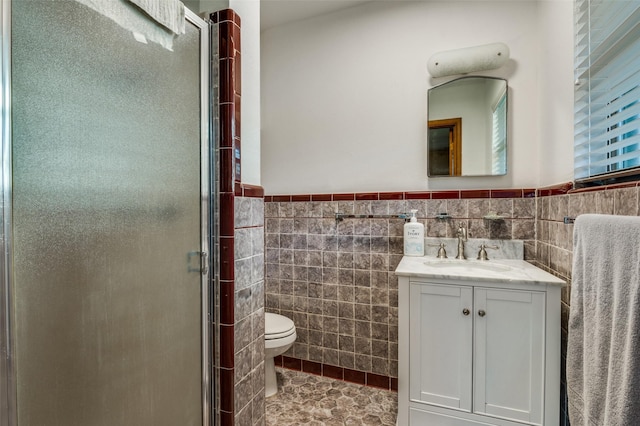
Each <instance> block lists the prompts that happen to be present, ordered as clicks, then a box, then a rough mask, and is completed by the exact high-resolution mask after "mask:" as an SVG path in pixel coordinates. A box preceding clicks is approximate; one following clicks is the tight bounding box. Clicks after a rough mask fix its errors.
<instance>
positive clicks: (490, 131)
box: [427, 77, 507, 177]
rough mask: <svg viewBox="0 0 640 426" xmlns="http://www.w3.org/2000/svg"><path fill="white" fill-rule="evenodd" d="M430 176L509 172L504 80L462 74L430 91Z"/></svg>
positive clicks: (481, 174) (502, 173)
mask: <svg viewBox="0 0 640 426" xmlns="http://www.w3.org/2000/svg"><path fill="white" fill-rule="evenodd" d="M428 102H429V107H428V112H427V114H428V121H429V133H428V148H429V152H428V175H429V176H430V177H442V176H496V175H504V174H506V173H507V81H506V80H504V79H501V78H494V77H462V78H459V79H456V80H452V81H450V82H448V83H444V84H441V85H440V86H436V87H434V88H432V89H429V95H428Z"/></svg>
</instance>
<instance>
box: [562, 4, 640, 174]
mask: <svg viewBox="0 0 640 426" xmlns="http://www.w3.org/2000/svg"><path fill="white" fill-rule="evenodd" d="M574 19H575V22H574V23H575V51H574V54H575V77H576V90H575V99H574V135H575V136H574V144H575V146H574V178H575V179H576V180H580V179H586V178H591V177H594V176H599V175H604V174H608V173H614V172H620V171H623V170H629V169H633V168H638V167H639V166H640V1H638V0H576V1H575V11H574ZM637 171H638V172H639V173H640V168H639V169H637Z"/></svg>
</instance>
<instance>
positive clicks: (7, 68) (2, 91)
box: [0, 0, 217, 426]
mask: <svg viewBox="0 0 640 426" xmlns="http://www.w3.org/2000/svg"><path fill="white" fill-rule="evenodd" d="M185 18H186V19H187V21H188V22H189V23H191V24H193V25H194V26H196V27H197V28H198V30H199V31H200V34H201V36H200V87H201V89H200V105H201V111H200V123H201V126H200V152H201V154H200V156H201V158H200V164H201V176H200V191H201V204H200V209H201V212H200V215H201V222H200V224H201V229H200V235H201V238H200V240H201V247H200V251H201V253H202V254H203V256H202V258H201V259H202V260H201V262H202V263H201V266H202V268H203V272H202V273H201V277H200V279H201V301H202V303H201V310H202V315H201V330H202V331H201V334H202V336H201V337H202V339H201V344H202V346H201V357H202V368H201V370H202V392H201V398H202V424H203V426H210V425H213V424H215V410H214V404H215V398H213V395H214V380H213V378H212V377H213V367H214V360H213V350H212V348H213V344H214V341H215V336H214V330H215V327H214V323H213V318H214V312H213V311H214V303H213V298H214V282H215V279H216V277H217V273H216V270H217V262H215V260H214V259H215V256H214V253H213V251H214V250H215V248H216V245H215V238H216V235H217V233H216V231H215V228H216V226H215V224H214V223H212V218H214V217H215V216H214V213H215V211H216V208H217V206H216V204H215V199H216V191H215V188H214V187H213V186H214V184H215V180H214V179H212V177H213V176H215V170H214V168H215V167H216V161H215V152H216V150H215V140H214V138H215V132H214V131H213V123H212V119H211V110H212V107H211V104H210V103H211V99H212V98H211V80H210V78H211V68H210V66H211V63H210V57H211V52H210V34H209V32H210V30H209V28H210V27H209V23H208V22H206V21H204V20H203V19H201V18H200V17H198V15H196V14H195V13H193V12H192V11H191V10H189V9H186V8H185ZM0 23H1V32H2V34H1V36H2V38H1V40H0V86H1V87H0V103H1V105H2V111H1V112H0V114H1V115H0V137H1V143H2V145H1V155H2V158H1V159H0V164H1V167H2V170H1V171H0V179H1V181H0V183H1V184H2V204H1V205H0V223H1V226H2V229H1V230H0V426H18V419H17V383H16V372H15V366H14V357H13V356H14V355H13V344H14V342H13V334H14V331H13V327H14V325H13V324H12V314H13V313H12V308H13V307H12V302H11V301H12V297H13V282H12V268H11V265H12V239H11V233H12V218H11V214H12V158H11V150H12V129H11V0H0Z"/></svg>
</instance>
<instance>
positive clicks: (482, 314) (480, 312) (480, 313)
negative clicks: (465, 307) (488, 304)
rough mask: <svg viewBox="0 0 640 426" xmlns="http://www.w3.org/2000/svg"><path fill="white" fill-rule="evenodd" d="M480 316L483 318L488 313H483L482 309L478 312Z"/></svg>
mask: <svg viewBox="0 0 640 426" xmlns="http://www.w3.org/2000/svg"><path fill="white" fill-rule="evenodd" d="M478 315H480V316H481V317H483V316H485V315H487V313H486V312H485V311H483V310H482V309H480V310H479V311H478Z"/></svg>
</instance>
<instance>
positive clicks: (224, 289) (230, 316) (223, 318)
mask: <svg viewBox="0 0 640 426" xmlns="http://www.w3.org/2000/svg"><path fill="white" fill-rule="evenodd" d="M234 293H235V283H234V282H233V281H222V280H220V299H221V300H230V299H232V298H233V297H234V296H235V295H234ZM234 318H235V304H233V303H224V304H221V305H220V324H222V325H231V326H233V323H234ZM227 343H228V342H227ZM226 367H230V366H229V365H227V366H226Z"/></svg>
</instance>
